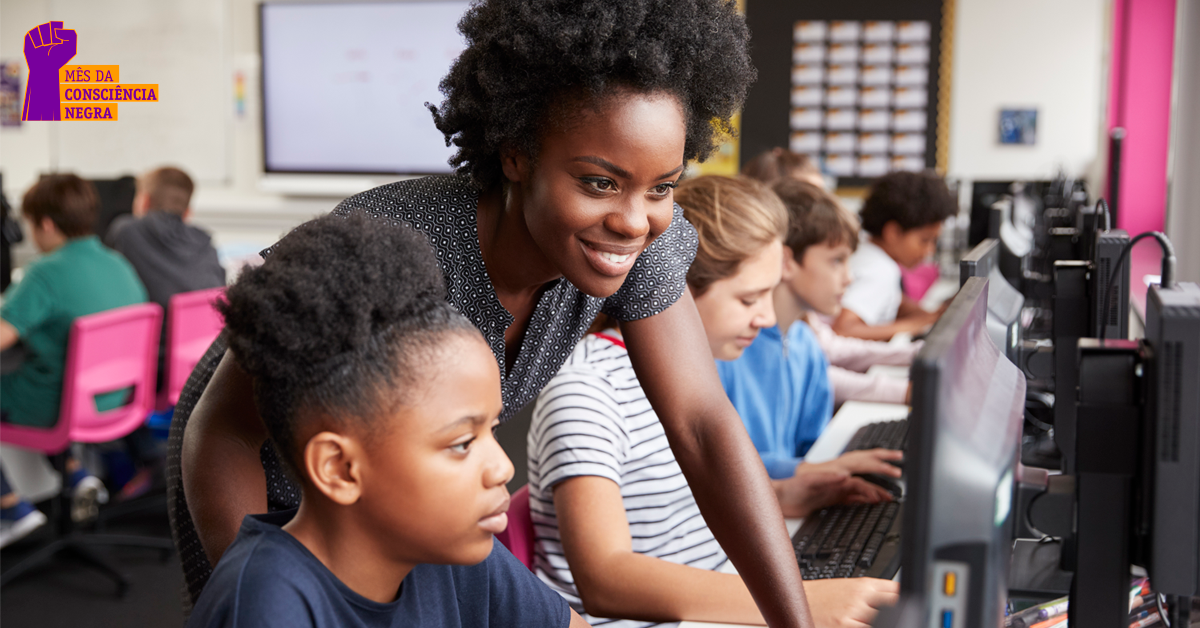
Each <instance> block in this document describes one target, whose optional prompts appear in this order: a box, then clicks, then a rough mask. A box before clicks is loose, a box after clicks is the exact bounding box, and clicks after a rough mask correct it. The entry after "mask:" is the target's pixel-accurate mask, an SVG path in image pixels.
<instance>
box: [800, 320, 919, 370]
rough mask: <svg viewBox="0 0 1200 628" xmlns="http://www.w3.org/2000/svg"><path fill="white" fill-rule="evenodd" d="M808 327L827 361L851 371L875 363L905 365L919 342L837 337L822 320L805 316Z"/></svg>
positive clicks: (909, 361)
mask: <svg viewBox="0 0 1200 628" xmlns="http://www.w3.org/2000/svg"><path fill="white" fill-rule="evenodd" d="M808 318H809V321H810V326H811V327H812V329H813V333H815V334H816V336H817V342H818V343H820V345H821V350H823V351H824V352H825V357H827V358H829V363H830V364H831V365H833V366H840V367H842V368H844V369H849V370H851V371H859V372H863V371H866V370H867V369H869V368H871V367H872V366H875V365H876V364H883V365H886V366H908V365H909V364H912V361H913V356H915V355H916V354H917V351H918V350H919V349H920V348H921V343H920V342H913V343H909V344H892V343H890V342H880V341H878V340H863V339H861V338H850V337H848V336H840V335H838V334H837V333H835V332H834V331H833V328H831V327H830V326H829V325H828V324H826V323H825V321H823V320H820V318H819V317H817V316H809V317H808Z"/></svg>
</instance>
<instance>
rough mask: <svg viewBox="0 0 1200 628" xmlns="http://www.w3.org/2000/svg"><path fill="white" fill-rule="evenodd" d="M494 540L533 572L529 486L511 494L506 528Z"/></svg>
mask: <svg viewBox="0 0 1200 628" xmlns="http://www.w3.org/2000/svg"><path fill="white" fill-rule="evenodd" d="M496 539H497V540H499V541H500V542H501V543H503V544H504V547H507V548H508V551H510V552H512V555H513V556H516V557H517V560H519V561H521V564H523V565H525V566H526V567H528V568H529V570H530V571H533V549H534V541H533V518H532V517H531V516H530V514H529V485H528V484H526V485H525V486H522V487H521V488H519V489H517V492H516V493H513V496H512V500H511V501H510V502H509V503H508V527H507V528H506V529H505V530H504V531H503V532H501V533H500V534H497V535H496Z"/></svg>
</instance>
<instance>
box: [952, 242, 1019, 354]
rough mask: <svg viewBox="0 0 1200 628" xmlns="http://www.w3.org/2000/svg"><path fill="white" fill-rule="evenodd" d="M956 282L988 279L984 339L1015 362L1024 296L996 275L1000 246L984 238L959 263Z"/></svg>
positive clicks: (998, 265)
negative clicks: (987, 338)
mask: <svg viewBox="0 0 1200 628" xmlns="http://www.w3.org/2000/svg"><path fill="white" fill-rule="evenodd" d="M958 270H959V273H958V275H959V282H960V285H961V284H965V283H966V281H967V279H969V278H971V277H982V278H984V279H988V280H989V281H988V298H987V301H988V317H987V328H988V335H989V336H991V338H992V342H994V343H996V347H997V348H998V349H1000V351H1001V352H1002V353H1003V354H1004V355H1005V356H1007V357H1008V359H1009V360H1012V362H1013V363H1014V364H1016V363H1017V360H1018V347H1017V345H1018V343H1019V342H1020V340H1021V308H1023V307H1024V306H1025V296H1024V295H1022V294H1021V293H1020V292H1018V291H1017V289H1016V288H1014V287H1012V284H1010V283H1008V281H1007V280H1005V279H1004V277H1003V276H1002V275H1001V274H1000V243H999V242H998V241H996V240H994V239H992V238H987V239H986V240H984V241H983V242H980V243H979V244H978V245H976V246H975V248H973V249H971V251H970V252H968V253H967V254H966V255H965V256H963V258H962V261H960V262H959V267H958Z"/></svg>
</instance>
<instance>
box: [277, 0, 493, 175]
mask: <svg viewBox="0 0 1200 628" xmlns="http://www.w3.org/2000/svg"><path fill="white" fill-rule="evenodd" d="M468 5H469V3H467V2H386V3H377V2H371V3H362V4H341V3H338V4H309V3H302V4H299V3H298V4H273V3H266V4H263V5H261V11H262V15H261V20H260V23H261V28H262V33H261V35H262V36H261V45H262V93H263V125H262V128H263V158H264V169H265V170H266V172H303V173H368V174H427V173H439V172H442V173H444V172H450V166H449V165H448V164H447V163H446V161H447V159H449V157H450V156H451V155H452V154H453V149H452V148H449V147H447V146H446V141H445V138H444V137H443V136H442V133H441V132H440V131H438V130H437V127H435V126H434V124H433V116H432V115H431V114H430V112H429V109H427V108H426V107H425V103H432V104H435V105H437V104H441V102H442V95H441V92H439V91H438V83H439V82H440V81H441V80H442V77H443V76H445V75H446V73H447V72H448V71H449V69H450V65H451V63H452V62H453V61H454V60H455V59H456V58H457V57H458V55H459V54H460V53H461V52H462V50H463V49H464V48H465V43H464V40H463V38H462V36H461V35H460V34H459V33H458V29H457V24H458V20H459V19H460V18H461V17H462V15H463V13H464V12H465V11H466V9H467V7H468Z"/></svg>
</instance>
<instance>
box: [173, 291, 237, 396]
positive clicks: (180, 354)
mask: <svg viewBox="0 0 1200 628" xmlns="http://www.w3.org/2000/svg"><path fill="white" fill-rule="evenodd" d="M224 294H225V288H209V289H207V290H196V291H194V292H182V293H180V294H177V295H175V296H173V297H171V300H170V301H168V302H167V342H166V347H165V350H166V352H167V360H166V366H165V367H164V368H166V371H167V372H166V374H165V377H164V379H165V380H166V381H165V384H164V385H163V391H162V394H161V396H160V397H159V400H158V409H159V410H165V409H167V408H168V407H170V406H173V405H175V404H176V403H178V402H179V393H180V392H182V391H183V385H184V384H186V383H187V380H188V377H189V376H191V374H192V370H193V369H195V368H196V364H197V363H198V362H200V358H202V357H204V352H205V351H207V350H208V346H209V345H211V344H212V342H213V340H216V338H217V335H218V334H220V333H221V328H222V327H224V326H225V323H224V321H222V320H221V314H220V313H219V312H217V308H216V307H215V306H214V304H215V303H216V301H217V300H218V299H220V298H221V297H222V295H224Z"/></svg>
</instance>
